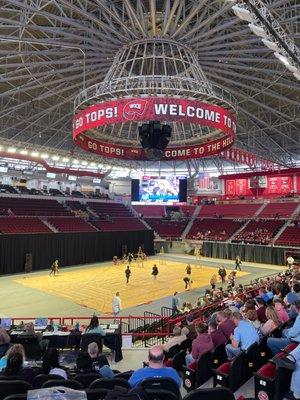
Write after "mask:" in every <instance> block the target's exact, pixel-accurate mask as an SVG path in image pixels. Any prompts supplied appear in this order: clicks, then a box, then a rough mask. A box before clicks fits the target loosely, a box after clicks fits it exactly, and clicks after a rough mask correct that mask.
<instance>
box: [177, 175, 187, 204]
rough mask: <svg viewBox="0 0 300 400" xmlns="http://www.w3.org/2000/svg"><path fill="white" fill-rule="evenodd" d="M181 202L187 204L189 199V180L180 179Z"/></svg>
mask: <svg viewBox="0 0 300 400" xmlns="http://www.w3.org/2000/svg"><path fill="white" fill-rule="evenodd" d="M178 197H179V201H180V203H186V198H187V179H179V196H178Z"/></svg>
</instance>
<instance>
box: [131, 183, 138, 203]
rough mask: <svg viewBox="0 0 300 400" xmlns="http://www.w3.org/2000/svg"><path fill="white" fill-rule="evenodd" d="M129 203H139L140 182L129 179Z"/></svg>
mask: <svg viewBox="0 0 300 400" xmlns="http://www.w3.org/2000/svg"><path fill="white" fill-rule="evenodd" d="M131 201H140V180H139V179H131Z"/></svg>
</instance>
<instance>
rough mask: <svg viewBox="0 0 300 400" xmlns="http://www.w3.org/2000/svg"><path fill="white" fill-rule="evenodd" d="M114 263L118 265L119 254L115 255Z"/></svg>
mask: <svg viewBox="0 0 300 400" xmlns="http://www.w3.org/2000/svg"><path fill="white" fill-rule="evenodd" d="M113 264H114V265H118V257H117V256H113Z"/></svg>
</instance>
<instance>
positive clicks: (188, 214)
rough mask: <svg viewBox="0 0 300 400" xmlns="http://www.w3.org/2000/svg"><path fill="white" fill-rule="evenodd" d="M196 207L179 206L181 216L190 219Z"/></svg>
mask: <svg viewBox="0 0 300 400" xmlns="http://www.w3.org/2000/svg"><path fill="white" fill-rule="evenodd" d="M195 209H196V206H180V210H181V212H182V214H184V215H185V216H186V217H188V218H190V217H192V216H193V214H194V211H195Z"/></svg>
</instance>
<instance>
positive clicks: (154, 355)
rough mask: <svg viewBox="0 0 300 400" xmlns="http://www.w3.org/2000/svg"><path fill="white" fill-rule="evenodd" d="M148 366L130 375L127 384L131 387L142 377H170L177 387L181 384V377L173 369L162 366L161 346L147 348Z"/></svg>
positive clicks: (141, 379) (139, 381) (142, 378)
mask: <svg viewBox="0 0 300 400" xmlns="http://www.w3.org/2000/svg"><path fill="white" fill-rule="evenodd" d="M148 359H149V367H146V368H140V369H138V370H136V371H134V373H133V374H132V375H131V377H130V379H129V381H128V382H129V384H130V386H131V387H132V388H134V387H136V386H138V385H139V384H140V383H141V382H142V381H143V380H144V379H147V378H170V379H173V380H174V381H175V382H176V383H177V385H178V387H180V385H181V379H180V377H179V375H178V373H177V371H175V369H173V368H170V367H164V365H163V362H164V352H163V348H162V347H161V346H153V347H152V348H151V349H150V350H149V355H148Z"/></svg>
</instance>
